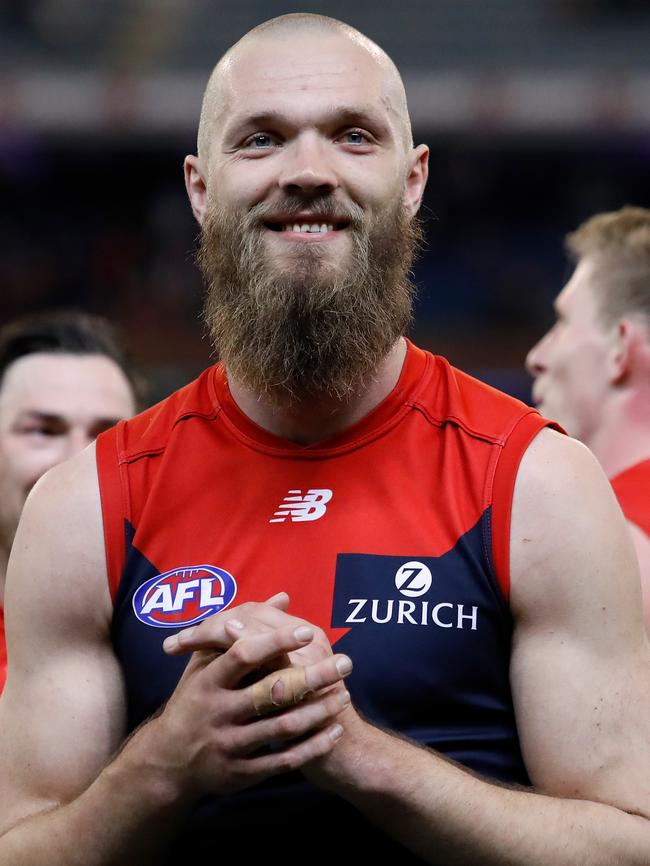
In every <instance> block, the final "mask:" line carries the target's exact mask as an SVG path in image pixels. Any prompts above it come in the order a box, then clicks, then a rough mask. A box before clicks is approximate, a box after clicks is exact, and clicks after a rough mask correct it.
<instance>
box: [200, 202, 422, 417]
mask: <svg viewBox="0 0 650 866" xmlns="http://www.w3.org/2000/svg"><path fill="white" fill-rule="evenodd" d="M306 207H308V208H309V209H310V210H312V211H313V213H314V214H318V215H319V217H321V216H322V217H326V216H328V215H330V216H332V217H334V216H337V217H338V218H339V219H340V218H341V217H342V216H344V217H345V220H346V221H347V222H349V225H348V227H347V228H345V229H343V231H345V232H346V234H347V235H348V236H349V240H350V243H349V244H348V252H347V256H346V258H347V261H341V260H340V259H337V260H335V261H334V260H333V257H332V256H331V253H330V252H329V251H328V250H327V249H322V248H320V247H321V244H319V243H315V244H305V243H301V242H299V241H297V242H296V243H295V244H292V243H291V242H285V243H286V246H287V250H286V252H285V253H284V254H283V255H282V257H281V260H280V257H278V260H277V261H274V260H273V259H274V257H273V256H272V255H271V254H270V252H269V251H268V249H267V248H266V243H267V237H268V233H269V229H268V228H267V227H266V224H265V218H268V217H269V216H270V214H271V213H272V212H275V213H277V212H278V210H280V211H281V212H282V214H283V215H285V216H286V222H291V219H290V217H291V215H292V214H297V213H299V212H302V213H303V214H304V212H305V209H306ZM323 221H325V222H327V219H325V220H323ZM421 236H422V235H421V230H420V227H419V224H418V223H417V222H416V221H415V220H409V219H408V217H407V215H406V212H405V210H404V206H403V204H402V202H401V201H398V202H395V203H394V204H393V205H392V206H391V207H390V209H386V210H384V211H383V212H382V213H380V214H377V215H376V216H374V217H371V216H368V215H367V214H365V213H364V211H363V209H362V208H360V207H358V206H357V205H348V207H347V208H346V209H345V211H343V212H342V210H341V208H340V207H336V206H335V204H334V202H332V201H331V200H330V199H328V198H325V197H323V198H322V199H319V200H315V199H311V200H310V201H309V202H305V201H304V200H302V199H300V200H299V199H295V198H294V199H286V200H285V201H284V202H282V203H281V204H280V205H276V206H275V207H274V208H273V209H272V208H271V207H270V206H269V205H265V204H260V205H256V206H255V207H253V208H252V209H251V210H250V211H248V212H247V213H245V214H244V215H242V216H235V217H233V216H232V215H230V214H229V213H226V212H225V211H224V209H222V208H220V207H219V206H218V205H211V207H210V208H209V210H208V213H207V215H206V219H205V221H204V224H203V228H202V232H201V240H200V247H199V255H198V260H199V265H200V268H201V271H202V273H203V277H204V279H205V281H206V285H207V296H206V301H205V307H204V318H205V321H206V324H207V326H208V329H209V333H210V337H211V340H212V343H213V346H214V348H215V351H216V353H217V355H218V357H219V358H220V359H221V360H222V361H223V362H224V364H225V366H226V369H227V370H228V372H229V374H230V375H231V376H233V377H234V378H235V379H236V380H237V381H238V382H239V383H240V384H241V385H242V386H244V387H245V388H247V389H249V390H250V391H252V392H253V393H255V394H257V395H258V397H259V398H260V399H263V400H264V401H265V402H268V403H271V404H273V405H276V406H290V405H293V404H296V403H298V402H301V401H304V400H309V399H310V398H311V399H313V398H316V397H321V398H322V397H331V398H334V399H337V400H345V399H346V398H349V397H351V396H352V395H354V394H355V393H357V392H358V391H359V390H360V389H361V388H362V387H363V385H364V383H365V382H366V381H367V380H368V378H369V376H371V375H372V373H373V371H374V370H375V369H376V367H377V365H378V364H379V362H380V361H381V360H382V359H383V358H384V357H385V356H386V355H387V354H388V352H389V351H390V350H391V348H392V347H393V346H394V344H395V342H396V340H397V339H398V338H399V337H400V336H401V335H402V334H403V333H404V332H405V330H406V328H407V326H408V324H409V322H410V320H411V307H412V302H413V296H414V289H413V285H412V283H411V280H410V278H409V272H410V269H411V265H412V262H413V258H414V256H415V253H416V251H417V247H418V244H419V242H420V240H421ZM335 243H336V241H335ZM326 245H328V243H327V242H324V243H323V245H322V246H323V247H325V246H326Z"/></svg>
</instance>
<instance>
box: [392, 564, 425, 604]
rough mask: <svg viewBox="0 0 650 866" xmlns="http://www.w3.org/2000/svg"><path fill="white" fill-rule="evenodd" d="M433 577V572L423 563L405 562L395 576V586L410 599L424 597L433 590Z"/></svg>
mask: <svg viewBox="0 0 650 866" xmlns="http://www.w3.org/2000/svg"><path fill="white" fill-rule="evenodd" d="M432 582H433V576H432V574H431V571H430V569H429V568H427V566H426V565H425V564H424V563H423V562H416V561H415V560H413V561H412V562H405V563H404V565H402V566H400V567H399V568H398V569H397V572H396V574H395V586H396V587H397V589H398V590H399V591H400V592H401V593H402V595H406V596H408V597H409V598H417V597H418V596H419V595H424V593H425V592H428V591H429V589H430V588H431V583H432Z"/></svg>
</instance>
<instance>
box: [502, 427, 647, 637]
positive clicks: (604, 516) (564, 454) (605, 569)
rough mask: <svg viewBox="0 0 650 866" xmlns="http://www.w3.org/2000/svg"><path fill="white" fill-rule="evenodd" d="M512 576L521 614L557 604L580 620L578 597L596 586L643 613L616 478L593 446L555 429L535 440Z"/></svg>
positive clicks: (514, 527) (517, 501)
mask: <svg viewBox="0 0 650 866" xmlns="http://www.w3.org/2000/svg"><path fill="white" fill-rule="evenodd" d="M533 575H534V578H533V577H532V576H533ZM511 577H512V609H513V613H514V614H515V617H529V616H532V615H534V616H538V617H541V616H543V615H544V613H545V612H546V611H548V612H549V613H550V611H551V609H552V611H553V616H554V617H557V616H561V615H562V612H563V611H565V612H566V613H567V615H568V616H569V617H570V618H571V619H573V618H574V616H575V615H576V614H577V610H576V609H575V608H574V607H573V605H572V604H571V601H572V600H573V601H575V602H576V604H577V602H578V600H579V599H580V598H581V597H582V596H583V595H584V594H586V595H589V594H590V593H592V591H593V590H594V589H595V588H596V587H598V588H599V592H600V593H601V594H602V595H601V598H602V599H603V604H607V601H608V600H609V599H611V600H612V601H613V602H614V606H615V608H616V609H623V610H625V616H638V615H639V616H640V595H639V594H640V582H639V575H638V568H637V564H636V559H635V556H634V550H633V546H632V544H631V540H630V536H629V532H628V530H627V526H626V523H625V520H624V518H623V516H622V514H621V510H620V508H619V505H618V502H617V500H616V497H615V495H614V492H613V491H612V488H611V485H610V484H609V482H608V480H607V478H606V476H605V474H604V472H603V470H602V468H601V466H600V464H599V463H598V461H597V460H596V458H595V457H594V456H593V454H592V453H591V452H590V451H589V450H588V448H586V447H585V446H584V445H582V444H581V443H580V442H578V441H577V440H575V439H571V438H570V437H568V436H563V435H561V434H559V433H556V432H555V431H553V430H550V429H545V430H542V431H541V432H540V433H539V435H538V436H537V437H536V438H535V439H534V440H533V442H532V443H531V445H530V446H529V448H528V449H527V451H526V453H525V454H524V457H523V459H522V462H521V466H520V469H519V472H518V475H517V480H516V483H515V492H514V497H513V506H512V524H511ZM568 578H570V579H568ZM603 612H604V611H603ZM636 625H638V622H637V623H636Z"/></svg>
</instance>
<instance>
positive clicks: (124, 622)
mask: <svg viewBox="0 0 650 866" xmlns="http://www.w3.org/2000/svg"><path fill="white" fill-rule="evenodd" d="M124 523H125V529H124V531H125V537H126V559H125V564H124V572H123V575H122V579H121V581H120V587H119V590H118V593H117V598H116V600H115V611H114V614H113V624H112V638H113V645H114V647H115V653H116V655H117V658H118V660H119V662H120V664H121V666H122V673H123V676H124V681H125V685H126V694H127V708H128V725H129V730H133V729H134V728H137V726H138V725H139V724H141V723H142V722H143V721H144V720H145V719H146V718H148V717H149V716H150V715H151V714H152V713H154V712H156V710H158V709H159V708H160V706H161V705H162V704H164V703H165V701H166V700H167V699H168V698H169V696H170V695H171V693H172V692H173V691H174V689H175V688H176V685H177V683H178V681H179V679H180V678H181V675H182V673H183V671H184V670H185V667H186V666H187V663H188V661H189V656H168V655H166V653H164V652H163V649H162V642H163V640H164V639H165V638H166V637H168V636H169V635H170V634H175V633H176V631H178V629H177V630H162V629H156V628H148V627H147V626H145V625H143V624H142V622H140V620H138V619H137V618H136V617H135V616H134V614H133V605H132V602H133V594H134V593H135V591H136V590H137V589H138V587H139V586H141V585H142V584H143V583H145V581H147V580H149V579H151V578H152V577H155V576H156V575H158V574H159V573H160V572H159V570H158V569H157V568H156V566H155V565H154V564H153V563H152V562H150V561H149V560H148V559H147V557H146V556H144V555H143V554H142V553H140V551H139V550H138V549H137V548H136V547H134V546H133V537H134V535H135V530H134V528H133V526H132V525H131V524H130V523H129V522H128V521H126V520H125V521H124Z"/></svg>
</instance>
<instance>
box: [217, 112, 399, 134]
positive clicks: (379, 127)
mask: <svg viewBox="0 0 650 866" xmlns="http://www.w3.org/2000/svg"><path fill="white" fill-rule="evenodd" d="M312 122H314V123H315V124H316V125H318V126H333V125H336V126H337V127H344V126H362V127H368V128H369V130H370V131H373V130H374V131H376V132H377V133H379V134H382V133H383V134H387V133H388V130H389V128H390V125H389V123H388V121H387V120H384V119H383V118H381V117H380V116H379V115H377V114H375V113H373V112H370V111H368V109H367V108H366V107H363V106H355V105H332V106H331V107H329V108H326V109H324V110H323V111H322V112H320V113H319V116H318V117H315V118H313V121H312ZM293 125H295V120H294V119H292V118H291V116H290V115H289V114H287V113H285V112H282V111H273V110H271V109H269V110H266V111H260V112H255V113H254V114H249V115H240V116H239V117H237V116H235V117H234V118H233V119H232V120H231V121H230V123H228V125H227V127H226V133H227V136H228V137H232V136H233V135H238V134H242V133H244V132H245V131H248V130H250V131H254V130H256V129H265V128H267V127H271V128H273V127H275V128H280V127H287V126H289V127H291V126H293Z"/></svg>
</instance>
